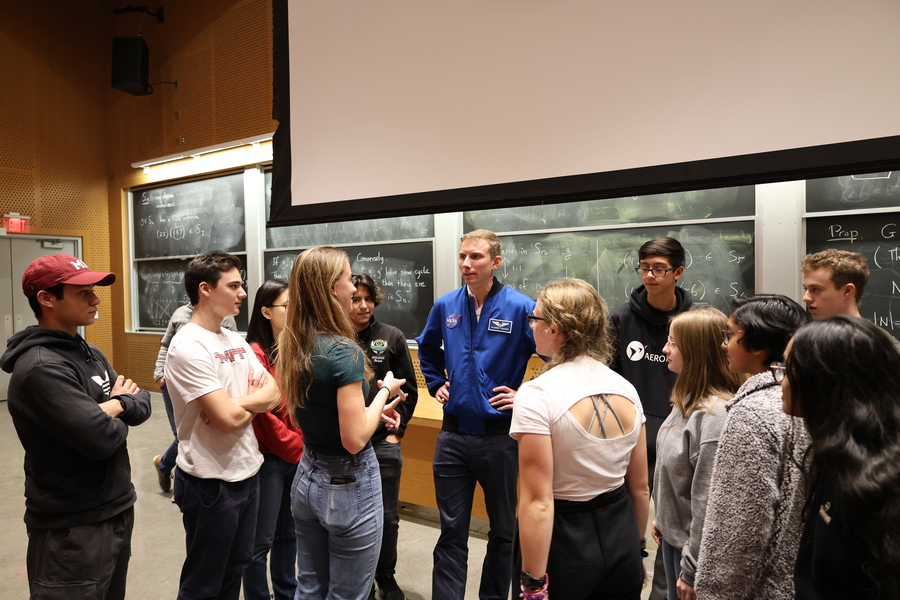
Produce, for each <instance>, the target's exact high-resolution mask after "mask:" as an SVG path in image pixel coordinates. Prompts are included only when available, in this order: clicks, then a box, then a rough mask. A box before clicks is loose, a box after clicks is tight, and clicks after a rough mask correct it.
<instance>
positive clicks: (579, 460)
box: [510, 279, 649, 600]
mask: <svg viewBox="0 0 900 600" xmlns="http://www.w3.org/2000/svg"><path fill="white" fill-rule="evenodd" d="M607 319H608V316H607V311H606V304H605V303H604V301H603V298H601V297H600V294H598V293H597V291H596V290H595V289H594V288H593V287H591V286H590V285H589V284H588V283H586V282H584V281H582V280H580V279H559V280H555V281H551V282H550V283H548V284H547V285H546V286H544V287H543V288H542V289H541V290H540V293H539V294H538V300H537V305H536V306H535V308H534V312H533V313H532V314H530V315H528V322H529V324H530V325H531V328H532V329H533V331H534V341H535V344H536V346H537V352H538V354H540V355H542V356H548V357H550V358H551V360H550V362H549V363H548V365H547V367H546V370H545V372H544V373H543V374H542V375H541V376H540V377H538V378H537V379H534V380H532V381H530V382H528V383H525V384H523V385H522V387H521V388H519V391H518V393H517V394H516V408H515V410H514V411H513V419H512V426H511V428H510V435H511V436H512V437H513V438H515V439H516V440H518V442H519V475H520V482H521V495H520V498H521V500H520V505H519V542H520V546H521V553H522V562H521V573H520V578H519V579H520V580H519V584H520V588H521V592H522V597H523V598H526V599H529V600H540V599H543V598H547V597H548V595H549V594H550V593H551V592H552V595H553V597H554V598H565V599H566V600H583V599H587V598H592V599H593V598H613V597H615V598H623V599H624V598H631V599H633V600H637V599H638V598H640V594H641V587H642V583H643V580H644V577H643V575H644V573H643V568H642V566H641V548H640V543H639V534H638V531H644V530H645V529H646V526H647V512H648V507H649V490H648V487H647V442H646V431H645V427H644V414H643V410H642V408H641V403H640V400H639V399H638V396H637V392H636V391H635V389H634V386H632V385H631V384H630V383H628V381H626V380H625V379H624V378H623V377H622V376H621V375H619V374H617V373H615V372H614V371H613V370H612V369H610V368H609V367H608V366H607V365H606V362H607V360H608V358H609V354H610V345H609V340H608V324H607ZM598 557H602V560H598Z"/></svg>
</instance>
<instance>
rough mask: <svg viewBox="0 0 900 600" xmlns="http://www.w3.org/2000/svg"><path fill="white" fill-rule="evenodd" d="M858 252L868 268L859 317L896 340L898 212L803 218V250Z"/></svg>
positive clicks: (899, 312) (899, 325)
mask: <svg viewBox="0 0 900 600" xmlns="http://www.w3.org/2000/svg"><path fill="white" fill-rule="evenodd" d="M829 248H835V249H837V250H847V251H849V252H858V253H860V254H862V255H863V256H864V257H865V258H866V264H867V265H868V266H869V282H868V284H867V285H866V288H865V291H864V292H863V295H862V299H861V300H860V302H859V312H860V314H861V315H862V316H863V317H865V318H867V319H869V320H871V321H872V322H873V323H875V324H876V325H878V326H879V327H882V328H884V329H885V330H886V331H887V332H888V333H890V334H891V335H893V336H895V337H898V338H900V212H891V213H872V214H858V215H844V216H834V217H829V216H826V217H813V218H808V219H806V251H807V252H808V253H810V254H812V253H815V252H820V251H822V250H827V249H829Z"/></svg>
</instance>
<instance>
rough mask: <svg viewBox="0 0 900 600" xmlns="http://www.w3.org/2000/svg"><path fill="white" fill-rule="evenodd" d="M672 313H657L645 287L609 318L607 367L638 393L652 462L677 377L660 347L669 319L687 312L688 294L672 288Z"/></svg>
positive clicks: (667, 414)
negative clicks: (611, 336) (610, 356)
mask: <svg viewBox="0 0 900 600" xmlns="http://www.w3.org/2000/svg"><path fill="white" fill-rule="evenodd" d="M675 300H676V301H677V305H676V306H675V309H674V310H670V311H668V312H663V311H661V310H656V309H655V308H653V307H652V306H650V303H649V302H647V290H646V289H644V286H643V285H641V286H640V287H638V288H636V289H635V290H634V291H633V292H631V298H629V299H628V302H627V303H626V304H623V305H621V306H619V307H617V308H616V309H615V310H613V311H612V312H611V313H610V315H609V321H610V324H611V325H612V327H613V332H614V333H615V343H614V346H613V347H614V350H615V352H614V358H613V361H612V364H611V365H610V366H611V367H612V368H613V370H614V371H616V372H617V373H619V374H620V375H622V377H624V378H625V379H627V380H628V381H629V382H630V383H631V385H633V386H634V387H635V389H636V390H637V393H638V396H640V399H641V406H643V408H644V414H646V415H647V449H648V451H649V452H650V455H651V459H652V458H653V457H655V455H656V432H657V431H658V430H659V426H660V425H661V424H662V422H663V421H664V420H665V418H666V417H668V416H669V412H670V411H671V410H672V405H671V403H670V402H669V395H670V394H671V393H672V386H673V385H675V378H676V377H677V375H676V374H675V373H673V372H671V371H670V370H669V365H668V363H667V362H666V356H665V355H664V354H663V352H662V349H663V346H665V345H666V338H667V336H668V332H669V318H670V317H671V316H672V315H677V314H678V313H681V312H684V311H686V310H688V309H689V308H690V307H691V305H692V304H693V300H691V295H690V294H689V293H688V292H686V291H685V290H684V289H682V288H680V287H677V286H676V287H675Z"/></svg>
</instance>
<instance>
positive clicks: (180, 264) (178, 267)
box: [135, 257, 249, 331]
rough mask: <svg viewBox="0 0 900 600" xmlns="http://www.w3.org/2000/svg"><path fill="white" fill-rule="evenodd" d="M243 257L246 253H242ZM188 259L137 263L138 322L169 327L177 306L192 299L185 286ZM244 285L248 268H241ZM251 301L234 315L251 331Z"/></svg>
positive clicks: (148, 326)
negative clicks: (248, 321) (248, 317)
mask: <svg viewBox="0 0 900 600" xmlns="http://www.w3.org/2000/svg"><path fill="white" fill-rule="evenodd" d="M241 258H242V259H243V257H241ZM187 265H188V261H187V260H171V259H170V260H142V261H138V262H136V263H135V268H136V269H137V284H138V285H137V289H138V326H139V328H141V329H165V328H166V326H167V325H168V324H169V318H170V317H171V316H172V313H173V312H175V309H176V308H178V307H179V306H182V305H184V304H187V303H188V295H187V292H186V291H185V290H184V269H185V268H186V267H187ZM241 276H242V278H243V279H244V289H245V290H246V289H247V271H246V269H244V268H241ZM247 305H248V302H247V300H244V303H243V304H242V305H241V312H240V314H238V315H237V316H236V317H235V318H234V319H235V321H236V322H237V326H238V329H239V330H241V331H247V314H248V310H249V308H248V306H247Z"/></svg>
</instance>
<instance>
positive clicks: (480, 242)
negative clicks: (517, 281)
mask: <svg viewBox="0 0 900 600" xmlns="http://www.w3.org/2000/svg"><path fill="white" fill-rule="evenodd" d="M500 252H501V244H500V238H498V237H497V236H496V235H495V234H494V233H493V232H490V231H487V230H484V229H479V230H476V231H473V232H471V233H468V234H466V235H464V236H463V238H462V242H461V244H460V247H459V270H460V273H461V274H462V278H463V280H464V281H465V284H466V285H464V286H463V287H461V288H460V289H458V290H456V291H453V292H450V293H449V294H445V295H443V296H441V297H440V298H438V300H437V302H435V304H434V308H432V310H431V313H430V314H429V315H428V321H427V323H426V324H425V329H424V331H423V332H422V334H421V335H420V336H419V337H418V338H417V339H416V341H417V342H418V343H419V361H420V363H421V369H422V374H423V375H424V376H425V380H426V383H427V384H428V391H429V392H431V394H432V395H433V396H434V397H435V398H437V400H438V402H440V403H441V404H443V405H444V420H443V426H442V428H441V433H440V434H439V435H438V440H437V445H436V447H435V451H434V462H433V469H434V488H435V495H436V497H437V505H438V510H439V511H440V517H441V535H440V538H439V539H438V542H437V545H436V546H435V548H434V571H433V574H432V584H431V585H432V595H431V597H432V599H433V600H462V599H463V598H464V596H465V591H466V567H467V564H466V559H467V556H468V546H467V542H468V528H469V519H470V517H471V513H472V500H473V496H474V493H475V484H476V482H477V483H479V484H480V485H481V487H482V489H483V490H484V500H485V505H486V507H487V512H488V515H489V518H490V528H491V529H490V533H489V534H488V545H487V554H486V555H485V558H484V564H483V566H482V572H481V586H480V589H479V594H478V596H479V598H481V600H488V599H497V600H499V599H501V598H502V599H505V598H508V594H509V585H510V580H511V572H512V548H513V537H514V535H515V511H516V475H517V472H518V448H517V446H516V442H515V440H513V439H512V438H511V437H509V425H510V421H511V420H512V412H511V410H512V408H513V402H514V400H515V395H516V389H517V388H518V387H519V385H520V384H521V383H522V378H523V376H524V374H525V368H526V366H527V364H528V359H529V358H530V357H531V355H532V354H533V353H534V338H533V337H532V334H531V328H530V327H528V322H527V317H528V314H529V313H531V312H532V311H533V310H534V305H535V303H534V300H532V299H531V298H529V297H528V296H525V295H524V294H522V293H520V292H517V291H515V290H513V289H512V288H509V287H506V286H505V285H503V284H502V283H500V282H499V281H497V280H496V279H495V278H494V276H493V273H494V270H495V269H496V268H497V267H499V266H500V263H501V262H502V261H503V257H502V256H501V255H500Z"/></svg>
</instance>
